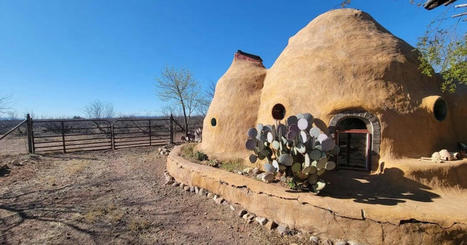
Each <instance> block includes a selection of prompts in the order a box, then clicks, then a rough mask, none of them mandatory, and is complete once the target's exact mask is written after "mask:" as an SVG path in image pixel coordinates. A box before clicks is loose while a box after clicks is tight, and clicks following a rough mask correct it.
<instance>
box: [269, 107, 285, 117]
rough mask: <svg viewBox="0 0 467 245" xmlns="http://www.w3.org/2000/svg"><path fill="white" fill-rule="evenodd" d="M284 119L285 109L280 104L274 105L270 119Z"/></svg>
mask: <svg viewBox="0 0 467 245" xmlns="http://www.w3.org/2000/svg"><path fill="white" fill-rule="evenodd" d="M284 117H285V107H284V106H283V105H282V104H275V105H274V106H273V107H272V118H274V119H276V120H282V119H284Z"/></svg>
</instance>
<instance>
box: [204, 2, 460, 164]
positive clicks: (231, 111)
mask: <svg viewBox="0 0 467 245" xmlns="http://www.w3.org/2000/svg"><path fill="white" fill-rule="evenodd" d="M417 57H418V56H417V53H416V52H415V51H414V48H413V47H411V46H410V45H409V44H407V43H406V42H405V41H403V40H401V39H399V38H397V37H395V36H394V35H392V34H391V33H390V32H388V31H387V30H386V29H385V28H384V27H382V26H381V25H380V24H378V23H377V22H376V21H375V20H374V19H373V18H372V17H371V16H369V15H368V14H367V13H364V12H362V11H360V10H355V9H339V10H333V11H329V12H327V13H324V14H322V15H320V16H318V17H316V18H315V19H314V20H313V21H311V22H310V23H309V24H308V25H306V26H305V27H304V28H303V29H302V30H300V31H299V32H298V33H297V34H295V35H294V36H293V37H291V38H290V39H289V43H288V45H287V47H286V48H285V49H284V50H283V52H282V53H281V55H280V56H279V57H278V58H277V60H276V61H275V63H274V64H273V66H272V67H271V68H270V69H267V70H266V69H265V68H263V67H262V66H259V65H258V64H257V63H255V62H251V61H248V60H241V61H234V62H233V63H232V65H231V67H230V68H229V70H228V71H227V72H226V73H225V74H224V76H223V77H222V78H221V79H220V80H219V82H218V85H217V87H216V92H215V96H214V100H213V101H212V103H211V106H210V108H209V112H208V114H207V116H206V118H205V122H204V128H203V130H204V131H203V143H202V146H201V149H203V150H204V151H206V152H207V153H208V154H222V155H223V156H235V157H242V158H245V157H247V154H248V153H247V152H246V151H244V150H243V147H244V142H245V140H246V131H247V129H248V128H249V127H254V126H255V124H256V123H273V122H274V120H273V118H272V116H271V109H272V107H273V106H274V105H275V104H277V103H281V104H283V105H284V106H285V108H286V117H288V116H290V115H295V114H298V113H305V112H309V113H311V114H313V116H315V118H316V119H317V120H316V123H317V124H321V125H329V122H330V120H331V119H332V118H333V116H335V115H337V114H338V113H343V112H364V113H370V114H372V115H374V116H375V117H377V119H378V120H379V123H380V125H381V132H379V133H380V134H381V139H380V141H381V143H380V150H379V152H378V154H379V156H377V158H376V159H377V160H378V159H379V160H380V161H384V160H385V159H386V160H388V159H397V158H403V157H421V156H430V155H431V153H432V152H434V151H439V150H440V149H442V148H448V149H449V150H451V151H454V150H455V149H456V143H457V142H459V141H464V142H465V141H467V124H466V123H465V122H466V120H467V99H466V97H467V89H465V86H459V87H458V90H457V92H456V93H455V94H444V93H442V92H441V90H440V81H439V78H438V77H436V76H433V77H427V76H425V75H423V74H421V73H420V71H419V69H418V65H419V62H418V59H417ZM248 63H250V64H248ZM430 98H431V99H430ZM433 98H441V99H444V100H445V101H446V102H447V107H448V114H447V117H446V118H445V119H444V120H442V121H439V120H437V119H436V118H435V116H434V114H433V106H434V103H435V101H436V100H434V99H433ZM213 117H216V118H217V121H218V125H217V126H215V127H212V126H211V125H210V120H211V119H212V118H213ZM378 144H379V142H378Z"/></svg>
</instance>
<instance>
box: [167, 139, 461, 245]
mask: <svg viewBox="0 0 467 245" xmlns="http://www.w3.org/2000/svg"><path fill="white" fill-rule="evenodd" d="M180 148H181V147H180V146H178V147H176V148H175V149H174V150H173V151H172V152H171V153H170V155H169V156H168V158H167V171H168V174H170V175H171V176H172V177H173V178H174V180H175V181H176V182H178V183H183V184H184V185H186V186H188V187H186V188H185V189H188V191H191V189H193V191H196V189H195V186H196V187H197V188H202V189H204V190H206V191H208V192H211V193H213V195H217V196H220V197H222V198H223V199H222V200H226V201H228V202H229V203H231V204H235V205H239V206H241V207H243V208H244V209H246V210H248V212H249V213H252V214H255V215H256V216H259V217H264V218H266V219H268V220H271V221H274V222H276V223H277V224H279V225H281V226H283V227H284V226H285V227H288V229H290V230H299V231H304V232H314V233H318V234H320V236H324V237H332V238H336V239H345V240H352V241H355V242H358V243H362V244H399V242H400V241H404V242H406V243H407V244H418V243H424V244H439V243H443V242H447V241H451V242H454V243H456V242H458V241H460V240H459V239H467V232H466V230H467V224H463V223H457V222H456V223H454V224H450V225H447V226H443V225H442V224H439V223H435V222H429V221H420V220H417V218H416V217H419V216H420V215H421V216H420V217H419V219H421V218H422V217H423V214H420V215H417V213H415V214H414V215H413V216H412V217H405V219H403V216H401V217H399V216H400V215H399V214H398V212H388V211H387V212H384V213H385V216H381V217H380V215H376V213H375V212H376V211H377V210H381V209H384V207H379V206H375V205H372V206H371V208H370V207H367V208H365V210H364V209H363V208H362V207H363V206H360V204H358V203H351V202H345V201H343V200H340V199H335V198H329V197H316V196H314V195H313V194H311V193H296V192H290V191H288V190H287V189H286V188H283V187H280V186H278V185H273V184H266V183H263V182H260V181H257V180H254V179H252V178H248V177H245V176H242V175H238V174H234V173H230V172H227V171H225V170H222V169H217V168H212V167H209V166H205V165H201V164H197V163H192V162H190V161H188V160H186V159H184V158H182V157H180V156H179V153H180ZM379 212H381V211H379ZM375 215H376V216H375ZM414 217H415V218H414ZM378 219H379V220H378Z"/></svg>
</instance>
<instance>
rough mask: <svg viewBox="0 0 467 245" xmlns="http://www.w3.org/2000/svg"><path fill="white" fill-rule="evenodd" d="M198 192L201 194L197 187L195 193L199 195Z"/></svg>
mask: <svg viewBox="0 0 467 245" xmlns="http://www.w3.org/2000/svg"><path fill="white" fill-rule="evenodd" d="M198 192H199V188H198V186H195V193H196V194H198Z"/></svg>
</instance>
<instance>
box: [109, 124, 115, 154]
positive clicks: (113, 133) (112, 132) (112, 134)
mask: <svg viewBox="0 0 467 245" xmlns="http://www.w3.org/2000/svg"><path fill="white" fill-rule="evenodd" d="M114 122H115V121H113V122H111V123H110V146H111V147H112V150H115V132H114V130H115V127H114Z"/></svg>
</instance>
